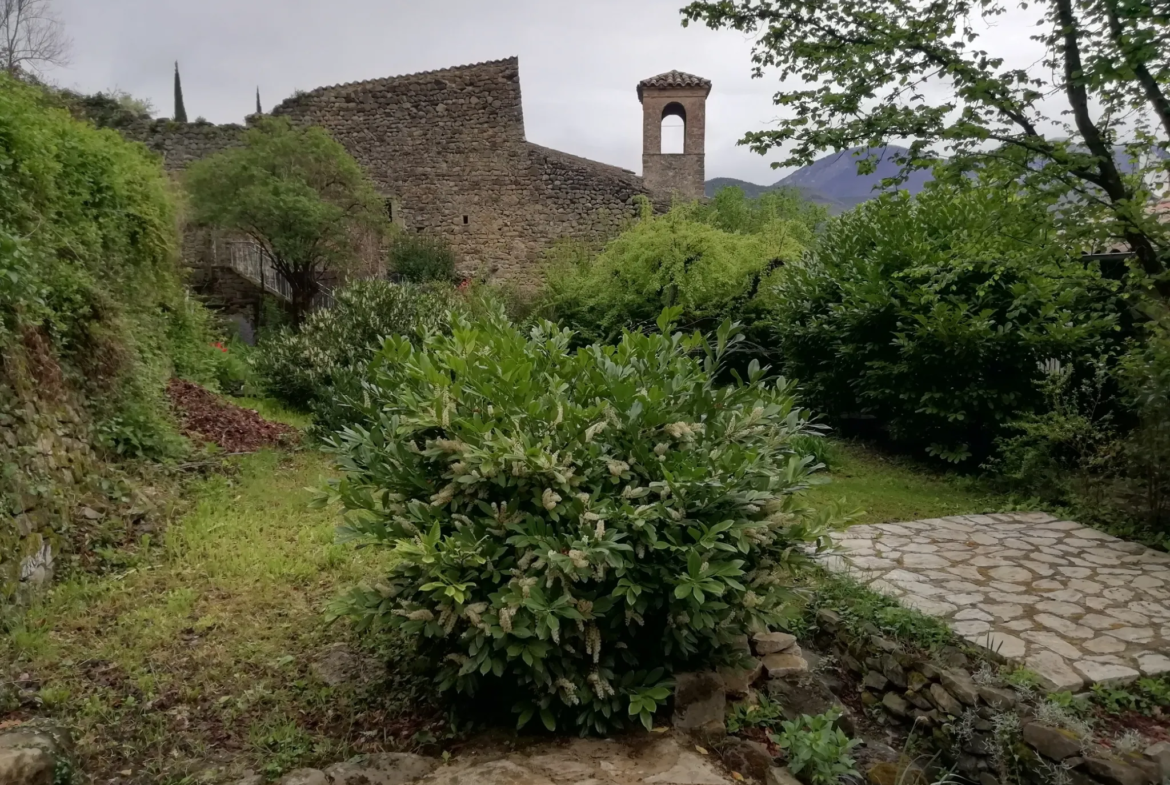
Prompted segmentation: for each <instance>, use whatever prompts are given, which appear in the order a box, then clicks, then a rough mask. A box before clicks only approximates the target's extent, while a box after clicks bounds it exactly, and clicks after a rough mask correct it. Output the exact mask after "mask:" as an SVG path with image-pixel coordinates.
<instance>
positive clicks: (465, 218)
mask: <svg viewBox="0 0 1170 785" xmlns="http://www.w3.org/2000/svg"><path fill="white" fill-rule="evenodd" d="M468 223H469V221H468V218H467V216H466V215H465V216H463V225H464V226H467V224H468Z"/></svg>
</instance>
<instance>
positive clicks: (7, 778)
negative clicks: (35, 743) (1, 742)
mask: <svg viewBox="0 0 1170 785" xmlns="http://www.w3.org/2000/svg"><path fill="white" fill-rule="evenodd" d="M55 768H56V763H55V761H54V760H53V756H52V755H50V754H49V753H47V752H45V751H44V750H41V749H36V748H32V747H25V748H21V749H9V750H0V782H3V783H4V785H53V772H54V770H55Z"/></svg>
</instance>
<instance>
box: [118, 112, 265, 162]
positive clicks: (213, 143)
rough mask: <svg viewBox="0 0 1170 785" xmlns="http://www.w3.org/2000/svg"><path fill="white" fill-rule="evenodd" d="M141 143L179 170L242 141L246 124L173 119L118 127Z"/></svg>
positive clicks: (143, 121) (128, 136)
mask: <svg viewBox="0 0 1170 785" xmlns="http://www.w3.org/2000/svg"><path fill="white" fill-rule="evenodd" d="M118 130H119V131H121V133H122V135H123V136H125V137H127V138H128V139H131V140H133V141H135V142H141V143H142V144H144V145H146V146H147V147H148V148H149V149H150V150H151V151H153V152H155V153H158V154H159V155H160V156H161V157H162V159H163V166H164V167H165V168H166V170H167V171H168V172H174V171H179V170H181V169H184V168H185V167H187V166H188V165H190V164H191V163H193V162H195V161H198V160H199V159H201V158H206V157H207V156H209V155H215V154H216V153H218V152H222V151H223V150H226V149H228V148H229V147H235V146H237V145H239V144H240V138H241V135H242V134H243V133H244V130H245V127H244V126H242V125H234V124H232V125H214V124H212V123H206V122H198V123H176V122H174V121H173V120H141V121H138V122H134V123H131V124H129V125H126V126H123V127H121V128H119V129H118Z"/></svg>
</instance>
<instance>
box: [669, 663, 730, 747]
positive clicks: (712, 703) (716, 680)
mask: <svg viewBox="0 0 1170 785" xmlns="http://www.w3.org/2000/svg"><path fill="white" fill-rule="evenodd" d="M726 713H727V694H726V692H725V691H724V688H723V679H721V678H720V677H719V674H717V673H714V672H710V671H704V672H701V673H680V674H678V675H677V676H675V682H674V720H673V722H674V727H675V728H677V729H679V730H682V731H688V732H691V731H699V732H701V733H702V734H704V735H707V736H709V735H710V734H712V733H714V734H716V735H719V733H718V731H719V729H721V728H724V725H723V718H724V715H725V714H726ZM724 732H726V731H724Z"/></svg>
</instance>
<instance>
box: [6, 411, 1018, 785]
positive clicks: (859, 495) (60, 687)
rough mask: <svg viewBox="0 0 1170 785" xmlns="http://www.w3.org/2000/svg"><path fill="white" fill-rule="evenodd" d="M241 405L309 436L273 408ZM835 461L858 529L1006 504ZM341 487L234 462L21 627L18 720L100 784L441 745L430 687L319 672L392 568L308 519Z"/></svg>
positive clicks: (969, 489)
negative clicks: (364, 590)
mask: <svg viewBox="0 0 1170 785" xmlns="http://www.w3.org/2000/svg"><path fill="white" fill-rule="evenodd" d="M237 403H241V404H242V405H248V406H251V407H253V408H257V409H258V410H259V411H261V413H263V414H265V415H266V416H269V417H273V418H279V419H283V420H285V421H289V420H290V419H291V420H292V421H293V423H294V424H297V425H304V424H305V423H304V422H298V421H296V418H295V417H291V418H290V415H289V414H288V413H287V412H283V411H280V410H278V409H273V408H272V407H270V406H267V405H266V404H265V403H264V402H256V401H237ZM831 452H832V462H833V466H834V468H833V469H832V471H831V472H830V475H831V478H832V482H831V483H829V484H827V485H824V486H818V487H817V488H815V489H813V490H812V491H811V492H810V497H811V498H812V500H813V501H814V502H816V501H817V500H829V499H838V498H842V497H843V498H844V499H845V500H846V502H847V504H848V505H849V506H854V507H856V506H860V507H863V508H864V509H865V510H866V513H865V516H864V517H863V518H862V519H861V522H878V521H890V520H911V519H915V518H928V517H934V516H939V515H952V514H961V513H972V512H985V511H988V510H993V509H999V508H1002V507H1004V506H1005V505H1006V504H1007V500H1006V499H1004V498H1002V497H997V496H995V495H994V494H990V493H988V492H986V491H984V490H982V489H980V488H978V487H976V486H975V485H973V484H972V483H971V482H970V481H966V480H961V479H957V478H954V477H949V476H945V475H938V474H933V473H930V472H927V471H925V470H923V469H922V468H921V467H918V466H915V465H912V464H909V463H904V462H901V461H898V460H894V459H889V458H886V457H884V456H882V455H880V454H879V453H876V452H874V451H872V450H870V449H867V448H864V447H861V446H858V445H856V444H852V443H844V442H835V443H834V444H833V446H832V450H831ZM331 472H332V467H331V465H330V462H329V459H328V457H327V456H325V455H324V454H322V453H319V452H316V451H314V450H305V451H302V452H284V451H266V452H261V453H257V454H254V455H250V456H246V457H244V458H241V459H237V460H234V461H233V462H232V463H231V469H230V470H229V471H228V472H227V473H226V474H219V475H215V476H212V477H210V478H207V479H204V480H200V481H198V482H197V483H195V484H194V486H193V487H191V488H189V489H188V499H187V500H186V501H185V503H183V504H179V505H176V506H175V510H176V512H174V513H172V520H170V521H168V522H167V526H166V528H165V530H164V533H163V534H162V535H161V538H160V541H159V542H158V543H157V544H155V545H152V546H148V547H140V548H138V549H137V551H136V552H135V558H133V559H131V560H128V561H127V563H126V564H125V566H124V567H123V568H122V569H120V570H118V571H116V572H114V573H112V574H107V575H102V576H94V575H87V574H84V573H79V574H76V575H74V576H72V577H71V578H69V579H67V580H66V581H64V582H62V583H60V584H58V585H57V586H56V587H55V588H54V589H53V590H52V591H51V592H50V593H48V594H47V595H45V596H44V597H43V598H42V599H41V600H40V601H39V602H38V603H37V604H36V605H34V606H33V607H31V608H29V609H27V610H26V611H23V612H20V613H10V614H9V615H8V616H7V617H6V618H5V619H4V622H5V626H4V627H3V628H0V632H2V634H0V663H6V664H8V666H9V667H4V666H0V685H2V684H3V682H4V681H11V682H12V683H13V684H14V685H15V686H16V687H17V688H18V689H19V690H20V691H22V692H23V693H24V695H25V696H26V697H27V696H28V695H30V694H35V695H36V696H37V697H36V699H35V701H36V702H39V703H40V704H41V705H40V706H37V705H35V703H33V704H32V705H30V704H29V703H28V702H27V701H26V703H25V705H24V706H22V707H21V708H19V709H17V710H16V711H14V712H12V713H11V714H9V715H8V719H17V720H18V719H20V718H22V716H26V715H28V714H32V713H49V714H53V715H56V716H58V717H60V718H61V719H63V720H64V721H66V722H67V723H68V724H69V725H70V726H71V727H72V728H73V729H74V732H75V733H76V735H77V737H78V742H79V751H80V757H81V760H80V763H81V765H80V767H79V769H80V771H81V772H82V773H83V780H85V781H92V782H103V783H105V782H124V783H139V782H142V783H146V782H149V783H152V784H153V783H174V784H176V785H177V784H178V783H195V782H199V781H201V779H202V778H205V777H208V776H210V775H211V774H213V773H217V774H218V775H219V776H222V774H223V773H225V771H232V772H240V771H243V770H246V769H251V770H255V771H258V772H262V773H265V774H268V775H270V776H276V775H278V774H279V773H280V772H282V771H286V770H288V769H291V768H295V767H297V766H302V765H309V764H322V763H326V762H329V761H332V760H338V759H342V758H344V757H346V756H348V755H350V754H352V753H354V752H358V751H372V750H377V749H393V748H400V747H402V746H409V745H410V744H411V743H413V742H416V741H419V740H420V739H428V740H429V739H430V738H432V737H433V736H434V735H435V734H436V733H438V732H439V729H440V728H441V722H440V721H438V720H436V716H437V715H436V714H435V713H434V712H433V710H430V709H427V708H426V706H427V697H428V696H427V685H426V683H425V681H424V680H420V679H417V678H415V677H413V676H411V675H410V674H409V673H395V672H393V671H392V672H391V674H390V675H389V676H388V677H387V679H388V681H380V682H378V683H375V684H371V685H368V686H367V687H365V688H361V689H352V688H348V687H341V688H330V687H328V686H327V685H325V684H324V683H323V682H321V681H320V680H319V679H318V678H317V677H316V676H315V675H314V673H313V670H312V668H311V665H312V663H313V661H314V659H315V658H316V657H317V656H318V655H319V654H320V653H321V652H322V651H323V650H324V649H325V648H327V647H328V646H329V645H330V644H333V643H335V642H337V641H347V640H348V638H349V633H348V631H347V629H346V627H345V626H344V624H338V625H334V626H328V625H327V624H326V621H325V616H324V613H323V611H324V609H325V607H326V606H327V605H328V603H329V602H330V601H331V600H332V599H333V598H335V597H337V596H338V595H339V594H340V593H341V592H342V591H344V590H345V589H346V588H347V587H349V586H352V585H353V584H355V583H358V582H360V581H362V580H365V579H368V578H370V577H371V576H372V575H376V574H377V573H378V572H379V571H380V569H381V568H382V567H383V566H384V565H383V564H381V563H380V560H382V559H385V558H386V556H385V554H384V553H382V554H379V553H376V552H371V551H361V550H356V549H354V548H353V547H352V546H350V545H342V544H338V543H336V541H335V536H334V535H335V531H334V530H335V527H336V525H337V523H338V522H339V511H338V510H337V509H335V508H334V509H313V508H311V507H310V505H309V502H310V500H311V499H312V496H313V489H314V488H316V487H319V486H320V485H321V484H322V482H323V480H324V479H325V478H327V477H328V476H330V474H331ZM354 645H355V647H356V644H354ZM381 646H382V650H381V651H376V652H375V651H372V650H371V651H370V652H369V653H371V654H373V655H374V656H375V657H379V656H380V657H382V658H383V659H387V658H390V659H394V660H395V661H397V662H403V661H405V659H406V658H404V657H403V656H402V650H401V645H400V644H397V643H395V642H393V641H385V642H383V643H382V644H381ZM387 646H388V647H390V649H391V650H390V651H387V650H386V648H385V647H387ZM3 708H4V707H3V706H2V705H0V711H2V710H3ZM4 719H5V717H4V716H3V715H2V714H0V722H3V721H4ZM416 731H421V733H419V735H418V736H415V733H416Z"/></svg>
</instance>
